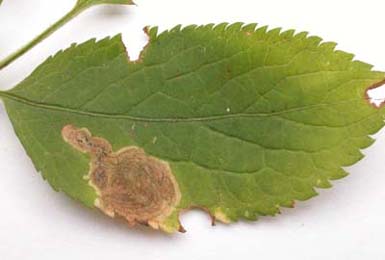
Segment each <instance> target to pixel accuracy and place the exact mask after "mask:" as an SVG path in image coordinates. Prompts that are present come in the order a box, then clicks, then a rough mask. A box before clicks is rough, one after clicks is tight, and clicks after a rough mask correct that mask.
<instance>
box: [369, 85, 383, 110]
mask: <svg viewBox="0 0 385 260" xmlns="http://www.w3.org/2000/svg"><path fill="white" fill-rule="evenodd" d="M366 96H367V98H368V102H369V103H370V104H372V105H373V106H375V107H376V108H380V107H382V106H383V105H384V103H385V80H383V81H381V82H378V83H377V84H374V85H373V86H371V87H369V88H368V90H367V91H366Z"/></svg>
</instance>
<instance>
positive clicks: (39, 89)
mask: <svg viewBox="0 0 385 260" xmlns="http://www.w3.org/2000/svg"><path fill="white" fill-rule="evenodd" d="M80 2H84V3H86V2H90V1H80ZM92 2H95V1H92ZM96 2H99V1H96ZM103 2H111V1H103ZM119 2H122V1H119ZM148 34H149V38H150V39H149V44H148V45H147V46H146V47H145V49H144V50H143V52H142V54H141V56H140V59H139V60H138V61H130V60H129V58H128V56H127V54H126V51H125V47H124V45H123V43H122V40H121V37H120V36H116V37H113V38H106V39H103V40H101V41H98V42H95V41H94V40H90V41H88V42H85V43H83V44H80V45H73V46H71V47H70V48H69V49H67V50H65V51H60V52H59V53H57V54H56V55H55V56H54V57H51V58H49V59H48V60H46V61H45V62H44V63H43V64H42V65H40V66H39V67H38V68H37V69H36V70H35V71H34V72H33V73H32V74H31V75H30V76H29V77H28V78H26V79H25V80H24V81H23V82H21V83H20V84H18V85H17V86H16V87H14V88H13V89H11V90H9V91H7V92H1V96H2V98H3V101H4V103H5V106H6V109H7V111H8V114H9V116H10V118H11V120H12V123H13V126H14V129H15V131H16V133H17V135H18V137H19V138H20V141H21V142H22V144H23V145H24V147H25V149H26V151H27V153H28V155H29V156H30V157H31V159H32V161H33V163H34V165H35V166H36V169H37V170H38V171H39V172H41V174H42V175H43V177H44V178H45V179H46V180H47V181H48V182H49V183H50V184H51V185H52V187H53V188H54V189H55V190H58V191H62V192H65V193H66V194H68V195H69V196H70V197H72V198H74V199H76V200H79V201H81V202H82V203H84V204H85V205H87V206H89V207H99V208H100V209H101V210H103V211H104V212H105V213H106V214H108V215H110V216H116V215H118V216H123V217H124V218H126V219H127V220H128V221H129V223H131V224H137V223H140V224H149V225H151V226H153V227H155V228H160V229H163V230H164V231H167V232H173V231H176V230H183V228H182V227H181V225H180V223H179V214H180V212H181V211H182V210H185V209H188V208H191V207H199V208H202V209H205V210H206V211H207V212H209V213H210V215H212V217H213V218H214V219H218V220H220V221H222V222H226V223H227V222H232V221H236V220H238V219H248V220H255V219H257V218H258V217H259V216H266V215H275V214H277V213H279V208H280V207H293V206H294V203H295V201H302V200H307V199H309V198H311V197H313V196H315V195H316V194H317V193H316V190H315V189H316V188H329V187H331V184H330V180H335V179H339V178H342V177H344V176H345V175H346V172H345V171H344V170H343V168H342V167H345V166H349V165H352V164H354V163H356V162H357V161H359V160H360V159H361V158H362V157H363V155H362V153H361V151H360V150H361V149H363V148H366V147H368V146H370V145H371V144H372V143H373V139H372V138H371V137H370V135H372V134H374V133H376V132H377V131H378V130H379V129H381V128H382V127H383V125H384V118H383V109H378V108H375V107H374V106H372V105H370V103H369V102H368V100H367V98H366V90H367V89H368V88H369V87H371V86H379V85H380V84H381V82H382V81H383V80H384V78H385V77H384V73H382V72H375V71H372V70H371V68H372V67H371V66H370V65H367V64H365V63H362V62H358V61H353V55H351V54H347V53H345V52H342V51H336V50H335V44H334V43H329V42H322V41H321V39H320V38H318V37H309V36H307V34H306V33H298V34H295V32H294V31H293V30H290V31H285V32H281V30H280V29H273V30H267V28H266V27H259V28H256V25H253V24H251V25H243V24H241V23H236V24H232V25H228V24H219V25H216V26H214V25H207V26H200V27H197V26H188V27H184V28H183V29H182V28H181V27H180V26H178V27H175V28H174V29H172V30H170V31H166V32H163V33H161V34H158V33H157V29H156V28H152V29H148ZM68 129H72V130H71V131H69V130H68ZM118 173H119V175H117V174H118ZM165 176H166V177H165ZM139 180H140V181H139ZM165 182H167V183H165ZM162 185H163V186H162ZM159 187H162V188H161V189H162V193H161V196H163V197H159V196H160V192H158V190H160V188H159ZM139 191H140V192H139ZM147 191H154V192H152V193H151V194H152V195H151V194H150V192H147ZM149 194H150V195H149ZM170 194H171V195H170ZM139 195H140V196H139ZM152 196H154V197H156V198H158V199H157V200H152V199H151V198H153V197H152ZM111 201H113V202H114V203H115V204H114V203H112V202H111ZM154 201H157V202H156V203H155V202H154ZM111 205H112V206H111ZM113 205H115V206H113ZM155 208H156V210H155ZM138 210H141V211H140V212H143V213H140V214H139V213H138V212H139V211H138ZM150 211H151V212H152V213H151V214H152V215H151V217H150V215H149V214H150V213H149V212H150ZM122 212H123V213H122ZM154 212H156V213H154ZM146 214H148V215H146ZM143 216H148V217H143Z"/></svg>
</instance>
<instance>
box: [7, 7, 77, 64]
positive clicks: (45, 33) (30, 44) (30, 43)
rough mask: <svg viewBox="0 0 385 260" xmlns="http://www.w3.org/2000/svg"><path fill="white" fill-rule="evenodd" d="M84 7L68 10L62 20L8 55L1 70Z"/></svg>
mask: <svg viewBox="0 0 385 260" xmlns="http://www.w3.org/2000/svg"><path fill="white" fill-rule="evenodd" d="M83 10H84V8H79V7H78V6H75V8H73V9H72V10H71V11H70V12H68V13H67V14H66V15H65V16H63V17H62V18H61V19H60V20H58V21H57V22H56V23H54V24H53V25H51V26H50V27H49V28H47V29H46V30H45V31H43V32H42V33H41V34H40V35H38V36H37V37H36V38H34V39H33V40H32V41H30V42H29V43H27V44H26V45H24V46H23V47H21V48H20V49H18V50H17V51H16V52H14V53H12V54H11V55H9V56H8V57H6V58H5V59H4V60H2V61H0V70H1V69H3V68H5V67H6V66H8V65H9V64H11V63H12V62H13V61H14V60H16V59H17V58H19V57H20V56H22V55H23V54H24V53H26V52H27V51H29V50H30V49H32V48H33V47H35V46H36V45H37V44H38V43H40V42H41V41H43V40H44V39H45V38H47V37H48V36H50V35H51V34H52V33H54V32H55V31H56V30H57V29H59V28H60V27H62V26H63V25H65V24H66V23H67V22H69V21H70V20H71V19H73V18H74V17H75V16H77V15H78V14H79V13H80V12H81V11H83Z"/></svg>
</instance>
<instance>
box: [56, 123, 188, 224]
mask: <svg viewBox="0 0 385 260" xmlns="http://www.w3.org/2000/svg"><path fill="white" fill-rule="evenodd" d="M62 136H63V139H64V140H65V141H66V142H67V143H69V144H70V145H71V146H73V147H74V148H75V149H77V150H79V151H81V152H83V153H88V154H89V155H90V157H91V162H90V172H89V174H88V175H87V178H88V179H89V184H90V185H91V186H92V187H94V188H95V189H96V191H97V193H98V199H97V200H96V201H95V205H96V206H97V207H98V208H100V209H101V210H102V211H103V212H104V213H106V214H107V215H109V216H115V215H118V216H121V217H123V218H125V219H126V220H127V221H128V223H129V225H130V226H133V225H135V224H143V225H150V226H152V227H153V228H156V229H159V228H160V227H161V224H162V221H163V220H164V219H166V218H167V217H168V216H169V215H170V214H171V213H172V212H173V210H174V209H175V206H176V205H178V204H179V201H180V197H181V195H180V191H179V187H178V183H177V182H176V179H175V177H174V175H173V174H172V172H171V169H170V167H169V165H168V163H167V162H164V161H161V160H159V159H157V158H155V157H152V156H149V155H147V154H146V153H145V152H144V151H143V150H142V149H140V148H138V147H135V146H129V147H125V148H123V149H121V150H119V151H117V152H113V151H112V147H111V145H110V143H109V142H108V141H107V140H105V139H103V138H100V137H93V136H92V135H91V133H90V132H89V131H88V130H87V129H85V128H82V129H79V128H76V127H74V126H72V125H66V126H65V127H64V128H63V129H62Z"/></svg>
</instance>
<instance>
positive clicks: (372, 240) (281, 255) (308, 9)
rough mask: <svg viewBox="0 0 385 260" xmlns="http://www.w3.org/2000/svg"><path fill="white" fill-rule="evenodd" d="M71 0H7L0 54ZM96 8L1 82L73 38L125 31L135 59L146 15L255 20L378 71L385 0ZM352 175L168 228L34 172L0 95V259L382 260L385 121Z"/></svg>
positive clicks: (153, 18) (382, 64) (167, 21)
mask: <svg viewBox="0 0 385 260" xmlns="http://www.w3.org/2000/svg"><path fill="white" fill-rule="evenodd" d="M74 2H75V1H74V0H55V1H53V0H4V2H3V5H2V6H0V57H4V56H5V55H6V54H9V53H10V52H12V51H14V50H15V49H16V48H17V47H19V46H21V45H22V44H23V43H26V42H27V41H28V40H29V39H31V38H32V37H33V36H35V35H36V34H38V33H39V32H41V31H42V30H43V29H44V28H46V27H47V26H48V25H49V24H51V23H52V22H54V21H55V20H56V19H58V18H59V17H60V16H62V15H63V14H64V13H65V12H66V11H68V10H69V9H70V8H71V6H72V5H73V4H74ZM137 4H138V6H137V7H134V6H132V7H117V6H114V7H112V6H102V7H96V8H93V9H91V10H89V11H87V12H85V13H83V14H82V15H80V16H79V17H78V18H76V19H75V20H73V21H72V22H71V23H70V24H68V25H66V26H65V27H64V28H62V29H61V30H60V31H58V32H56V33H55V34H54V35H53V36H52V37H50V38H49V39H48V40H46V41H44V42H43V43H42V44H40V45H39V46H37V47H36V48H34V49H33V50H32V51H30V52H29V53H28V54H27V55H25V56H23V57H22V58H20V59H19V60H17V61H16V62H15V63H13V64H12V65H11V66H9V67H8V68H6V69H4V70H2V71H1V72H0V88H1V89H7V88H10V87H12V86H14V85H15V84H16V83H18V82H19V81H20V80H22V79H23V78H25V77H26V76H27V75H28V74H29V73H30V72H32V70H33V69H34V68H35V67H36V66H37V65H38V64H40V63H41V62H42V61H43V60H44V59H45V58H46V57H48V56H49V55H51V54H54V53H55V52H56V51H58V50H59V49H62V48H66V47H68V46H69V45H70V44H71V43H72V42H82V41H85V40H87V39H89V38H92V37H97V38H103V37H105V36H108V35H114V34H116V33H118V32H122V33H123V35H124V40H125V43H126V45H127V48H128V51H129V53H130V56H131V57H132V58H136V57H137V56H138V53H139V51H140V50H141V48H142V46H143V45H144V44H145V42H146V38H145V36H144V34H143V32H142V28H143V27H144V26H145V25H159V26H160V29H161V30H163V29H167V28H171V27H172V26H174V25H176V24H178V23H181V24H184V25H187V24H191V23H196V24H203V23H210V22H214V23H219V22H223V21H228V22H236V21H243V22H246V23H248V22H259V23H260V24H263V25H266V24H267V25H271V26H272V27H276V26H282V27H284V28H285V29H290V28H295V29H298V30H306V31H310V32H311V33H312V34H315V35H320V36H322V37H323V38H324V39H325V40H328V41H336V42H338V43H339V45H338V48H339V49H342V50H346V51H349V52H352V53H355V54H356V57H357V59H360V60H363V61H366V62H368V63H371V64H375V65H376V66H375V68H376V69H378V70H385V28H384V26H383V25H384V18H383V16H384V13H383V10H384V8H385V3H384V2H383V0H378V1H376V0H366V1H353V0H349V1H344V0H339V1H335V0H322V1H320V0H316V1H315V0H306V1H305V0H304V1H300V0H291V1H287V0H263V1H255V0H237V1H234V0H228V1H227V0H185V1H183V0H175V1H173V0H162V1H160V0H137ZM375 137H376V138H377V142H376V143H375V144H374V145H373V146H372V147H370V148H369V149H366V150H365V151H364V153H365V154H366V157H365V159H364V160H362V161H361V162H359V163H357V164H356V165H355V166H353V167H350V168H349V169H348V170H349V172H350V173H351V175H350V176H349V177H347V178H345V179H343V180H340V181H336V182H334V188H333V189H330V190H320V191H319V192H320V196H318V197H316V198H314V199H312V200H310V201H307V202H302V203H298V204H297V207H296V209H290V210H288V209H285V210H283V214H282V215H281V216H278V217H276V218H269V217H268V218H262V219H261V220H260V221H258V222H253V223H247V222H240V223H236V224H232V225H230V226H225V225H218V226H216V227H211V226H210V221H209V218H208V216H207V215H206V214H204V213H203V212H200V211H192V212H188V213H185V214H183V215H182V223H183V225H184V226H185V228H186V229H187V230H188V232H187V233H186V234H175V235H172V236H168V235H164V234H161V233H159V232H156V231H152V230H148V229H146V228H136V229H129V228H127V227H126V225H125V224H124V223H121V222H119V221H114V220H112V219H109V218H107V217H105V216H103V215H102V214H100V213H98V212H96V211H92V210H88V209H85V208H83V206H81V205H79V204H78V203H76V202H74V201H72V200H71V199H68V198H67V197H66V196H65V195H64V194H61V193H56V192H54V191H53V190H52V189H51V188H50V186H49V185H48V183H46V182H44V181H43V180H42V178H41V177H40V175H39V174H38V173H36V171H35V169H34V167H33V165H32V163H31V161H30V159H29V158H28V157H27V155H26V154H25V152H24V150H23V148H22V146H21V145H20V143H19V141H18V140H17V138H16V136H15V134H14V132H13V129H12V126H11V124H10V122H9V120H8V118H7V115H6V113H5V110H4V107H3V106H2V105H1V106H0V205H1V208H0V259H2V260H3V259H4V260H8V259H23V260H24V259H66V260H67V259H135V260H140V259H186V260H187V259H320V260H321V259H322V260H324V259H338V260H343V259H371V260H375V259H385V246H384V237H385V188H384V186H385V132H384V131H382V132H380V133H379V134H377V135H376V136H375Z"/></svg>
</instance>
